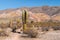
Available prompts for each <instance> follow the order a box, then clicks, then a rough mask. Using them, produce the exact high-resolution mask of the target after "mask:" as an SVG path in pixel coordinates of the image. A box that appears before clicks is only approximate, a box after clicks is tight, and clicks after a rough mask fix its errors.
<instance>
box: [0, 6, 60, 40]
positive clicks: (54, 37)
mask: <svg viewBox="0 0 60 40" xmlns="http://www.w3.org/2000/svg"><path fill="white" fill-rule="evenodd" d="M23 10H26V11H27V14H28V17H27V21H28V22H27V23H26V25H27V26H28V27H27V29H28V28H30V27H31V26H32V27H33V28H32V29H34V28H36V29H37V30H38V31H37V32H38V35H37V37H36V38H31V37H28V36H25V37H22V35H24V34H23V33H22V32H23V31H22V30H23V29H21V28H22V27H23V23H22V13H24V12H23ZM28 30H29V29H28ZM28 30H27V31H28ZM31 31H32V30H31ZM34 31H36V30H34ZM32 32H33V31H32ZM25 35H26V34H25ZM0 40H60V7H58V6H41V7H22V8H15V9H12V8H11V9H5V10H0Z"/></svg>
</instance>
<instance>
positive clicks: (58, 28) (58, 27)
mask: <svg viewBox="0 0 60 40" xmlns="http://www.w3.org/2000/svg"><path fill="white" fill-rule="evenodd" d="M52 28H53V29H54V30H60V26H54V27H52Z"/></svg>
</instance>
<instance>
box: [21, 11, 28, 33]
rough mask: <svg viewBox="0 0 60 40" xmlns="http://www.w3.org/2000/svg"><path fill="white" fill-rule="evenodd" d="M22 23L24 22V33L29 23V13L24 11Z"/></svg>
mask: <svg viewBox="0 0 60 40" xmlns="http://www.w3.org/2000/svg"><path fill="white" fill-rule="evenodd" d="M22 22H23V33H24V30H25V29H26V23H27V12H26V11H25V10H24V11H23V13H22Z"/></svg>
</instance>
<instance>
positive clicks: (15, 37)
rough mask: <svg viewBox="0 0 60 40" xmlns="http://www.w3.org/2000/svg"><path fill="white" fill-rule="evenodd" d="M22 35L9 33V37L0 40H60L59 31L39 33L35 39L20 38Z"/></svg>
mask: <svg viewBox="0 0 60 40" xmlns="http://www.w3.org/2000/svg"><path fill="white" fill-rule="evenodd" d="M21 36H22V34H18V33H12V32H11V33H10V34H9V36H6V37H2V36H1V37H0V40H60V31H48V32H46V33H42V34H41V33H39V36H38V37H37V38H29V37H21Z"/></svg>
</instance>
